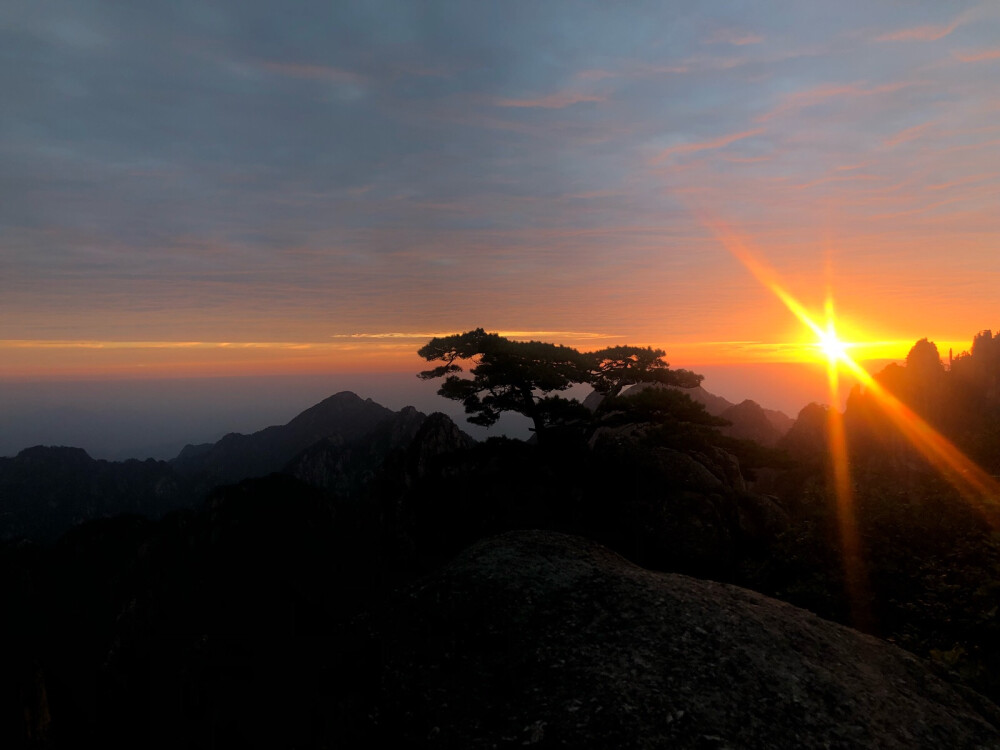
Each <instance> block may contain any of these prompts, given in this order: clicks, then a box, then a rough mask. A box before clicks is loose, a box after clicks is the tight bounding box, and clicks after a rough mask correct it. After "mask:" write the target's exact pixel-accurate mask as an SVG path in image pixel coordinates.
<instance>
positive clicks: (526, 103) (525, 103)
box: [493, 91, 605, 109]
mask: <svg viewBox="0 0 1000 750" xmlns="http://www.w3.org/2000/svg"><path fill="white" fill-rule="evenodd" d="M604 99H605V97H603V96H596V95H594V94H580V93H575V92H570V91H563V92H559V93H556V94H549V95H548V96H540V97H536V98H534V99H496V100H494V101H493V104H495V105H496V106H497V107H537V108H540V109H564V108H565V107H571V106H573V105H574V104H581V103H583V102H603V101H604Z"/></svg>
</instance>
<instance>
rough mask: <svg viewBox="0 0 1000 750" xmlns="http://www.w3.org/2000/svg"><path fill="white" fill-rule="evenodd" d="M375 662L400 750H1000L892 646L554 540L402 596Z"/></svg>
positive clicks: (989, 723)
mask: <svg viewBox="0 0 1000 750" xmlns="http://www.w3.org/2000/svg"><path fill="white" fill-rule="evenodd" d="M379 652H380V653H381V654H382V671H381V675H380V676H379V678H378V684H380V685H381V686H382V688H381V695H380V697H379V703H378V705H377V707H373V709H372V710H371V711H369V712H368V713H367V716H368V717H369V722H370V726H369V727H368V729H370V730H373V731H377V732H378V733H380V734H381V735H382V739H383V741H388V742H390V743H391V744H394V745H396V746H400V745H403V746H421V747H463V748H489V747H503V746H531V745H538V746H541V747H555V746H559V747H575V748H591V747H592V748H607V747H629V748H654V747H656V748H659V747H671V748H737V747H738V748H749V749H753V748H768V750H771V749H774V748H796V749H797V748H803V747H810V748H813V747H826V748H845V749H846V748H857V747H879V748H899V749H900V750H902V749H903V748H905V749H907V750H911V749H912V748H935V749H937V748H942V747H963V748H965V747H968V748H973V747H976V748H996V747H1000V733H998V731H997V726H996V723H997V711H996V709H995V707H993V706H992V704H989V703H988V702H986V701H984V700H982V699H981V698H978V696H975V695H969V694H963V693H962V692H960V691H959V690H957V689H956V688H954V687H952V686H951V685H950V684H948V683H946V682H944V681H942V680H941V679H939V678H937V677H935V676H934V675H933V674H932V673H931V672H929V671H928V669H927V667H926V666H925V664H924V663H922V662H921V661H919V660H918V659H916V658H915V657H914V656H912V655H910V654H908V653H906V652H904V651H902V650H900V649H898V648H896V647H894V646H892V645H890V644H888V643H885V642H882V641H879V640H877V639H875V638H871V637H868V636H864V635H861V634H859V633H857V632H856V631H853V630H850V629H848V628H845V627H842V626H839V625H836V624H833V623H830V622H827V621H825V620H822V619H820V618H818V617H816V616H815V615H812V614H810V613H808V612H806V611H804V610H800V609H797V608H795V607H792V606H790V605H787V604H783V603H780V602H778V601H775V600H773V599H769V598H767V597H765V596H762V595H760V594H756V593H753V592H750V591H747V590H744V589H740V588H737V587H733V586H729V585H724V584H719V583H714V582H709V581H702V580H696V579H692V578H687V577H684V576H680V575H671V574H663V573H652V572H649V571H646V570H643V569H641V568H638V567H636V566H634V565H632V564H630V563H628V562H627V561H625V560H624V559H622V558H621V557H619V556H617V555H616V554H614V553H612V552H610V551H608V550H607V549H605V548H603V547H601V546H599V545H597V544H595V543H593V542H590V541H586V540H583V539H581V538H578V537H570V536H564V535H560V534H555V533H550V532H514V533H509V534H506V535H503V536H500V537H496V538H493V539H489V540H486V541H483V542H480V543H478V544H476V545H474V546H473V547H472V548H470V549H469V550H467V551H466V552H465V553H464V554H462V555H461V556H459V557H458V558H457V559H456V560H454V561H453V562H452V563H451V564H449V565H448V566H447V567H445V568H444V569H443V570H441V571H440V572H439V573H437V574H435V575H433V576H431V577H430V578H429V579H427V580H426V581H425V582H424V583H422V584H421V585H419V586H416V587H414V588H412V589H410V590H407V591H405V592H404V593H403V594H402V595H400V596H399V597H398V598H397V599H396V600H395V601H394V603H393V604H392V605H391V606H390V607H389V609H388V611H387V612H386V614H385V617H384V618H383V621H382V632H381V645H380V651H379ZM362 721H364V720H363V719H362Z"/></svg>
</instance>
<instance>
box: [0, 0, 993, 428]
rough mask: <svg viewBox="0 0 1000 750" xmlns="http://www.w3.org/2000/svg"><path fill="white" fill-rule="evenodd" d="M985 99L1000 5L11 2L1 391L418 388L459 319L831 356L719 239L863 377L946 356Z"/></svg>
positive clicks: (983, 170)
mask: <svg viewBox="0 0 1000 750" xmlns="http://www.w3.org/2000/svg"><path fill="white" fill-rule="evenodd" d="M998 80H1000V4H998V3H995V2H981V3H965V2H947V3H942V2H910V1H909V0H907V1H906V2H902V1H901V0H900V1H890V0H883V1H877V0H865V1H864V2H854V1H850V0H849V1H847V2H837V3H831V2H804V1H803V2H800V1H796V2H773V3H749V2H712V3H689V2H622V3H599V2H593V3H588V2H557V1H553V2H545V3H538V2H517V1H516V0H515V1H512V2H503V3H499V2H498V3H481V2H470V1H468V0H465V1H463V2H454V3H449V2H414V1H412V0H402V1H400V2H391V1H386V2H378V1H367V2H357V3H351V2H337V3H331V2H320V1H319V0H304V1H303V2H292V3H287V4H275V3H273V2H260V1H259V0H240V1H239V2H230V3H227V2H213V1H212V0H198V1H197V2H195V1H193V0H172V1H171V2H169V3H163V2H149V1H148V0H132V1H130V2H128V3H122V2H111V1H110V0H107V1H103V2H102V1H98V0H47V1H46V2H44V3H39V2H37V0H8V1H7V2H5V3H4V6H3V9H2V10H0V102H2V103H3V104H2V106H0V384H3V383H7V384H15V383H16V384H20V385H24V384H31V383H44V382H57V381H58V382H71V381H72V382H77V381H91V382H94V381H103V382H110V381H118V382H124V381H131V380H135V379H143V380H149V381H152V380H162V379H165V378H166V379H170V378H205V377H236V376H242V377H250V376H253V377H259V376H267V375H272V376H278V375H280V376H297V375H315V374H323V373H336V374H350V373H353V374H355V375H358V374H363V373H373V372H376V373H387V372H395V373H413V372H416V371H417V370H419V369H421V368H422V365H423V364H424V363H423V362H422V361H421V360H420V359H419V358H418V357H417V356H416V354H415V351H416V349H417V348H419V347H420V346H421V345H422V344H424V343H426V341H427V340H428V339H429V338H430V337H431V336H434V335H438V334H446V333H455V332H460V331H464V330H469V329H472V328H476V327H484V328H486V329H487V330H491V331H499V332H502V333H504V334H505V335H509V336H511V337H522V338H534V339H540V340H545V341H553V342H558V343H563V344H567V345H571V346H577V347H579V348H581V349H585V350H587V349H597V348H602V347H604V346H609V345H614V344H621V343H630V344H637V345H654V346H659V347H662V348H664V349H665V350H666V352H667V359H668V360H669V361H670V362H671V364H672V365H675V366H678V367H686V368H689V369H697V368H699V367H700V368H702V369H703V370H705V371H706V372H709V371H711V372H720V373H722V372H729V373H732V372H733V370H732V368H739V367H743V368H744V370H743V371H742V372H743V373H744V374H746V378H745V380H744V382H746V383H748V384H750V383H751V382H752V381H753V380H754V377H758V376H755V375H751V374H750V373H753V372H757V373H758V374H759V373H760V372H764V371H765V370H767V368H769V367H771V366H773V365H775V364H780V363H799V364H800V365H801V363H802V361H803V360H809V359H810V358H812V359H815V357H816V351H815V349H814V348H813V347H812V344H813V342H814V340H815V336H814V335H813V334H812V333H811V332H810V331H808V330H807V329H806V328H804V327H803V326H802V324H801V323H800V322H799V320H798V319H797V318H796V317H795V316H794V315H792V314H790V313H789V311H788V309H787V308H786V306H785V305H784V304H782V303H781V302H780V301H779V300H778V298H777V297H776V296H775V295H774V294H773V292H772V291H771V290H770V289H768V288H767V287H766V286H765V285H763V284H761V283H759V281H758V279H757V277H755V275H754V274H753V273H751V272H750V271H749V270H748V268H747V267H746V266H745V265H744V263H743V262H741V260H740V259H739V257H738V255H735V254H733V253H732V252H730V249H727V244H726V242H725V241H724V240H725V238H726V237H728V238H733V237H737V238H739V241H740V243H741V246H742V247H743V248H744V249H745V250H746V251H748V252H749V253H751V254H752V256H753V257H754V258H755V259H756V261H757V262H759V263H761V264H764V265H765V266H766V267H767V268H768V269H769V270H770V271H771V272H773V277H774V278H776V279H780V281H781V283H782V284H783V286H784V288H785V289H786V290H787V291H788V292H789V293H790V294H792V295H794V296H795V298H796V299H798V300H799V301H800V302H801V303H802V304H803V305H804V306H805V307H806V308H807V309H809V310H811V311H814V313H815V314H817V315H819V314H820V313H821V312H822V310H823V305H824V301H825V299H826V297H827V295H828V294H829V295H830V296H831V297H832V298H833V300H834V304H835V310H836V316H837V318H836V319H837V327H838V331H839V332H840V335H841V337H842V338H844V339H848V340H850V341H853V342H855V343H857V344H859V345H860V344H863V346H859V347H858V348H857V352H856V356H857V357H858V358H861V359H873V360H878V361H885V360H887V359H893V358H902V357H903V356H905V354H906V351H907V350H908V349H909V347H910V346H911V345H912V344H913V342H914V341H916V340H917V339H920V338H924V337H928V338H930V339H932V340H934V341H936V342H937V344H938V347H939V349H940V350H941V352H942V354H943V355H944V354H945V353H946V352H947V351H948V349H949V348H954V349H955V352H956V353H958V352H959V351H961V350H962V349H966V348H968V347H969V344H970V342H971V339H972V336H973V335H974V334H975V333H976V332H977V331H979V330H981V329H983V328H989V327H991V326H992V327H994V328H996V327H997V326H998V325H1000V320H998V319H997V318H996V310H995V301H996V297H997V293H996V290H997V289H998V288H1000V243H998V237H1000V211H998V210H997V206H998V199H1000V89H998V87H997V81H998ZM754 368H756V370H755V369H754ZM761 368H764V369H763V370H762V369H761ZM767 371H768V372H770V370H767ZM719 377H720V381H721V380H724V378H723V377H722V376H719ZM764 379H765V380H766V379H767V378H764ZM736 381H739V378H737V379H736ZM705 385H706V387H708V388H709V390H712V382H711V376H709V378H708V379H707V380H706V384H705ZM772 385H773V383H772ZM780 390H782V389H781V388H778V389H777V390H776V389H775V388H773V387H772V390H771V395H772V397H773V398H777V397H778V395H780V393H779V391H780ZM785 390H787V388H785ZM762 393H763V391H762ZM363 395H364V394H363ZM724 395H727V397H730V398H732V396H730V395H729V394H724ZM751 395H753V394H751ZM0 406H2V405H0ZM778 406H784V408H790V407H788V406H785V405H784V404H778ZM2 417H3V414H2V413H0V420H2Z"/></svg>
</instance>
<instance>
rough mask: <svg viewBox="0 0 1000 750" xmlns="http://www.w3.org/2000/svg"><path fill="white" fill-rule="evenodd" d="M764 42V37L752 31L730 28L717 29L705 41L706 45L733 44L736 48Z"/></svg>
mask: <svg viewBox="0 0 1000 750" xmlns="http://www.w3.org/2000/svg"><path fill="white" fill-rule="evenodd" d="M763 41H764V37H762V36H761V35H760V34H755V33H753V32H752V31H744V30H742V29H732V28H728V29H716V30H715V31H714V32H713V33H712V34H711V35H710V36H708V37H707V38H706V39H705V44H732V45H733V46H736V47H742V46H744V45H746V44H760V43H761V42H763Z"/></svg>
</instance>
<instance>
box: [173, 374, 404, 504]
mask: <svg viewBox="0 0 1000 750" xmlns="http://www.w3.org/2000/svg"><path fill="white" fill-rule="evenodd" d="M394 414H395V412H393V411H392V410H391V409H387V408H386V407H384V406H381V405H380V404H377V403H375V402H374V401H372V400H371V399H370V398H369V399H362V398H361V397H360V396H358V395H357V394H355V393H352V392H350V391H341V392H340V393H337V394H335V395H333V396H330V397H329V398H327V399H324V400H323V401H321V402H320V403H318V404H316V405H315V406H312V407H310V408H308V409H306V410H305V411H304V412H302V413H301V414H299V415H298V416H297V417H295V418H294V419H292V420H291V421H290V422H288V424H285V425H280V426H272V427H267V428H265V429H263V430H260V431H259V432H255V433H253V434H251V435H243V434H239V433H235V432H234V433H230V434H228V435H226V436H225V437H223V438H222V439H221V440H219V441H218V442H217V443H215V444H214V445H197V446H192V445H188V446H185V448H184V450H182V451H181V452H180V454H179V455H178V456H177V458H175V459H173V460H172V461H171V462H170V463H171V465H172V466H173V467H174V469H176V471H177V472H178V473H179V474H180V475H182V476H186V477H198V478H199V479H200V480H201V481H202V482H203V483H205V484H207V485H218V484H228V483H231V482H237V481H239V480H241V479H247V478H249V477H261V476H265V475H267V474H270V473H272V472H275V471H281V470H282V469H284V468H285V466H286V465H287V464H288V463H289V462H290V461H291V460H292V459H293V458H295V457H296V455H298V454H299V453H301V452H302V451H304V450H305V449H306V448H308V447H309V446H311V445H314V444H315V443H318V442H319V441H321V440H324V439H333V440H340V441H343V442H345V443H346V442H350V441H352V440H355V439H357V438H359V437H362V436H364V435H367V434H368V433H370V432H371V431H372V430H374V429H375V427H376V426H377V425H378V424H379V423H381V422H383V421H385V420H387V419H390V418H391V417H392V416H393V415H394Z"/></svg>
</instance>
